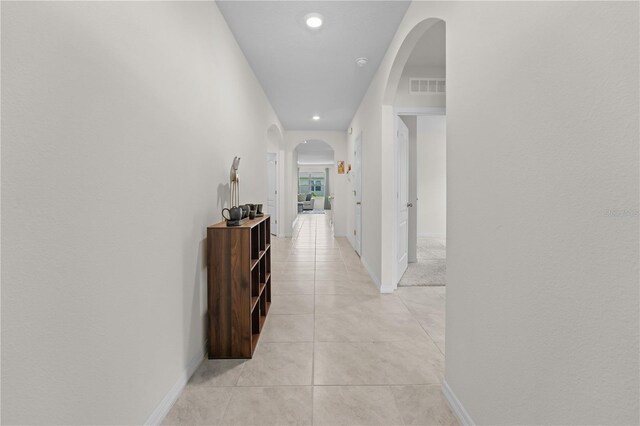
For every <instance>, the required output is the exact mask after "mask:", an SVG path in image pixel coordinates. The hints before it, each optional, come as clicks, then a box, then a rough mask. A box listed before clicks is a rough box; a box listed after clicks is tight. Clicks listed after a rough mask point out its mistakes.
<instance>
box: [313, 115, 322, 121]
mask: <svg viewBox="0 0 640 426" xmlns="http://www.w3.org/2000/svg"><path fill="white" fill-rule="evenodd" d="M311 118H313V119H314V120H315V121H318V120H320V116H319V115H314V116H313V117H311Z"/></svg>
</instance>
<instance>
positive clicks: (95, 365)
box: [2, 2, 279, 424]
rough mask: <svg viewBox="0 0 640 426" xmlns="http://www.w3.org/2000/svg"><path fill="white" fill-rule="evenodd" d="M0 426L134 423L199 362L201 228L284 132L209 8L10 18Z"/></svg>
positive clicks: (251, 177) (64, 9)
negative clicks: (232, 184)
mask: <svg viewBox="0 0 640 426" xmlns="http://www.w3.org/2000/svg"><path fill="white" fill-rule="evenodd" d="M2 89H3V93H2V191H3V193H2V248H3V250H2V340H3V345H2V421H3V423H7V424H25V423H45V424H140V423H143V422H145V421H147V419H149V417H150V415H151V414H152V412H153V411H154V409H155V408H156V407H157V406H158V404H159V403H160V402H161V400H162V399H163V397H165V395H166V394H167V392H169V390H170V389H171V387H172V386H173V385H174V384H175V383H177V381H178V380H179V378H180V377H181V376H182V375H184V374H185V373H186V372H187V367H189V366H190V365H191V366H193V365H194V364H195V363H197V362H198V361H199V360H200V359H201V357H202V355H203V346H204V335H205V329H204V321H205V313H206V266H205V263H204V259H205V252H206V250H205V236H206V226H207V225H209V224H212V223H214V222H217V221H218V220H220V218H221V216H220V210H221V209H222V207H223V206H224V205H225V203H226V199H227V197H228V179H229V177H228V173H229V167H230V164H231V160H232V158H233V156H234V155H239V156H240V157H242V160H241V163H240V172H241V178H242V183H241V185H242V188H241V198H242V200H244V201H249V200H251V201H261V200H264V198H265V193H266V178H265V177H266V165H265V153H266V143H267V141H266V138H267V136H266V132H267V129H268V127H269V126H270V125H272V124H274V123H275V124H277V125H278V126H279V123H278V119H277V117H276V115H275V113H274V112H273V110H272V108H271V106H270V104H269V102H268V101H267V99H266V97H265V95H264V93H263V91H262V88H261V87H260V85H259V83H258V82H257V80H256V78H255V77H254V75H253V73H252V71H251V69H250V67H249V66H248V64H247V62H246V60H245V58H244V56H243V54H242V52H241V51H240V49H239V48H238V46H237V44H236V42H235V40H234V38H233V37H232V35H231V33H230V31H229V29H228V27H227V25H226V23H225V21H224V19H223V18H222V16H221V15H220V13H219V11H218V9H217V6H216V5H215V3H213V2H86V3H85V2H15V3H14V2H4V3H3V4H2Z"/></svg>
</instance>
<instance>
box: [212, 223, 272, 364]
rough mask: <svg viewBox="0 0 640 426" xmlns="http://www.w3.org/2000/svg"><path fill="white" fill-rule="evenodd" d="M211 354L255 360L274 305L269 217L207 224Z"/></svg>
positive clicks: (219, 356) (213, 356) (220, 356)
mask: <svg viewBox="0 0 640 426" xmlns="http://www.w3.org/2000/svg"><path fill="white" fill-rule="evenodd" d="M207 247H208V258H207V266H208V277H207V290H208V295H207V301H208V308H209V310H208V321H209V331H208V332H209V343H208V345H209V348H208V349H209V358H251V357H252V356H253V351H254V350H255V348H256V345H257V344H258V339H259V337H260V332H261V331H262V327H263V326H264V322H265V321H266V319H267V313H268V312H269V307H270V306H271V218H270V217H269V215H264V216H263V217H257V218H255V219H253V220H250V221H248V222H245V223H243V224H242V225H240V226H233V227H231V226H229V227H228V226H227V225H226V223H225V222H224V221H223V222H220V223H217V224H215V225H211V226H209V227H208V228H207Z"/></svg>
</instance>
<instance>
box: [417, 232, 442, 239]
mask: <svg viewBox="0 0 640 426" xmlns="http://www.w3.org/2000/svg"><path fill="white" fill-rule="evenodd" d="M418 237H420V238H439V239H445V238H446V235H445V234H431V233H429V232H427V233H425V234H418Z"/></svg>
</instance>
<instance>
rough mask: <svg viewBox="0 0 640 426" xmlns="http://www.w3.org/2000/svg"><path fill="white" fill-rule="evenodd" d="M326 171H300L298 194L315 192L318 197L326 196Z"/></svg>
mask: <svg viewBox="0 0 640 426" xmlns="http://www.w3.org/2000/svg"><path fill="white" fill-rule="evenodd" d="M324 179H325V176H324V173H323V172H303V171H300V172H299V173H298V194H309V193H313V194H314V196H316V197H324V183H325V182H324Z"/></svg>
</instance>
